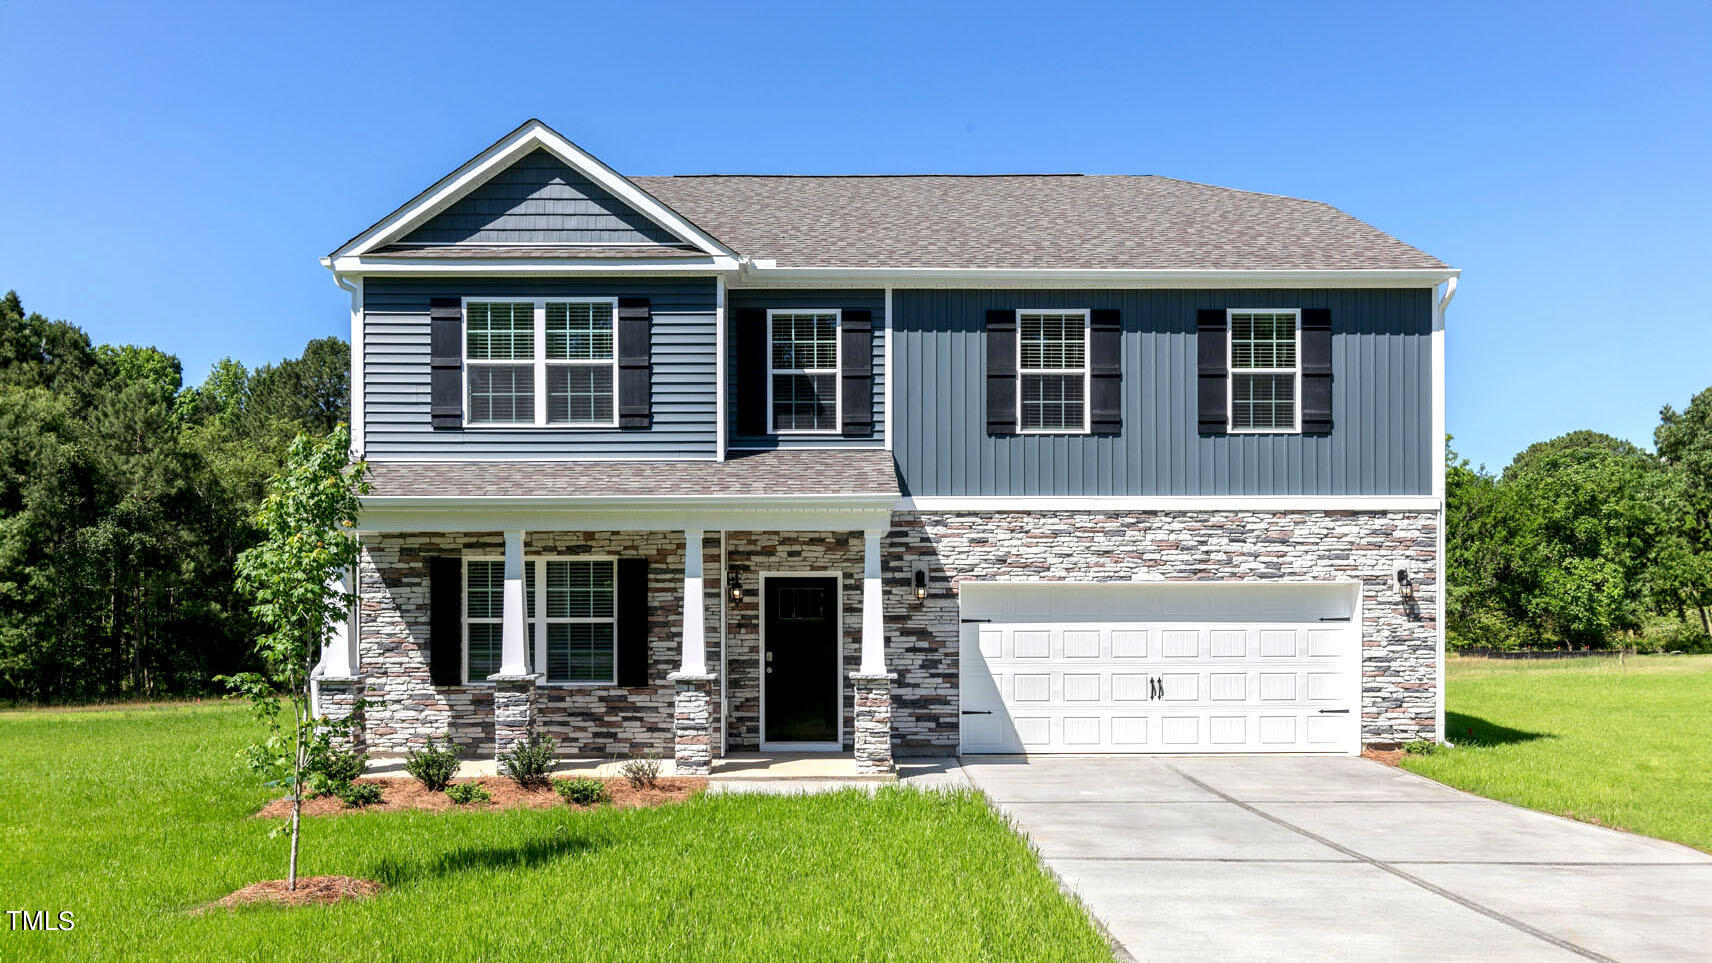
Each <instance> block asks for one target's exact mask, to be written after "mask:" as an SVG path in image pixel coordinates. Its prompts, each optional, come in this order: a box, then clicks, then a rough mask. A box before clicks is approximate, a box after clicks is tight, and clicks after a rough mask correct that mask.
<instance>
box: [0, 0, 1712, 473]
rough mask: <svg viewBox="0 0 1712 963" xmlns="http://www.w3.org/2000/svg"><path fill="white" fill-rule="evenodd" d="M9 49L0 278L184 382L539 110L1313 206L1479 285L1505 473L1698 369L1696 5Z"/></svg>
mask: <svg viewBox="0 0 1712 963" xmlns="http://www.w3.org/2000/svg"><path fill="white" fill-rule="evenodd" d="M502 8H504V9H505V11H506V12H505V14H504V15H501V14H500V12H499V11H500V10H501V9H502ZM0 45H3V49H4V50H5V52H6V68H5V79H4V81H0V131H3V132H4V134H5V137H6V147H5V149H4V150H0V289H4V288H7V287H12V288H16V289H17V290H18V291H19V293H20V294H21V295H22V296H23V298H24V301H25V305H26V307H29V308H33V309H35V310H40V311H42V312H44V313H46V314H49V315H51V316H55V317H64V318H67V319H69V320H72V321H75V322H77V323H78V324H81V325H83V326H84V327H85V328H87V329H88V330H89V331H90V333H91V334H92V336H93V337H95V338H96V339H97V340H98V341H108V342H138V343H148V344H154V345H158V346H159V347H161V348H163V349H165V350H168V351H171V352H174V353H176V354H178V355H179V356H180V357H182V358H183V359H184V363H185V375H186V380H187V381H191V382H198V381H200V380H201V379H202V377H203V376H204V375H205V374H206V372H207V370H208V366H209V365H210V364H211V363H212V362H214V361H215V360H217V359H218V358H220V357H221V356H224V355H231V356H233V357H236V358H238V359H240V360H242V361H244V362H245V363H248V364H256V363H260V362H263V361H268V360H273V359H277V358H280V357H284V356H287V355H292V354H296V353H297V352H298V351H300V350H301V348H302V345H303V343H304V342H305V341H306V340H308V339H309V338H311V337H318V336H321V335H327V334H341V335H348V315H347V306H348V301H347V299H346V296H345V295H344V294H343V293H342V292H340V291H339V290H338V289H337V288H336V287H335V286H334V284H333V281H332V278H331V277H330V276H329V275H328V273H327V272H326V271H325V270H324V269H322V268H321V267H320V266H319V264H317V263H316V258H318V257H319V256H321V255H323V254H326V253H327V252H328V251H330V250H332V249H333V248H334V247H335V246H336V245H338V244H339V243H340V242H342V241H343V240H344V239H345V238H347V237H349V236H350V235H352V234H354V233H356V232H357V231H358V230H360V229H362V228H363V227H366V226H367V225H368V224H369V223H371V222H372V221H374V220H375V219H377V218H378V217H380V216H381V215H383V214H385V213H387V212H388V211H390V210H391V209H392V208H393V207H395V206H396V205H398V204H399V203H402V202H403V201H404V200H406V199H407V198H409V197H410V196H412V195H413V194H415V193H416V192H417V191H419V190H421V189H422V188H423V187H426V186H427V185H428V184H429V183H430V182H432V181H434V180H435V179H436V178H438V177H439V176H440V175H442V174H444V173H446V172H447V171H448V170H450V169H451V168H453V167H455V166H456V165H458V164H459V163H461V162H462V161H464V160H465V159H467V158H468V157H469V156H470V155H471V154H473V153H475V152H476V151H477V150H479V149H480V148H482V147H484V146H486V145H487V144H488V143H489V142H490V141H492V140H494V139H495V138H497V137H498V136H499V135H501V134H503V133H505V132H506V131H508V130H510V129H511V128H512V127H514V126H516V125H517V124H518V123H520V122H521V121H522V120H524V119H525V118H528V117H540V118H542V119H543V120H545V121H547V122H548V123H549V124H552V125H553V126H555V127H556V128H558V129H559V130H560V131H562V132H563V133H565V134H566V135H567V136H569V137H571V138H572V139H574V140H576V141H577V142H578V143H580V144H581V145H583V146H584V147H585V148H587V149H589V150H591V151H593V152H594V153H595V154H596V155H598V156H600V157H601V158H602V159H604V160H605V161H607V162H608V163H610V164H611V165H612V166H613V167H615V168H617V169H618V170H620V171H622V172H625V173H631V174H668V173H686V172H708V171H714V172H799V173H825V172H857V173H861V172H898V171H904V172H915V171H938V172H993V171H1086V172H1093V173H1157V174H1167V175H1170V176H1174V177H1182V178H1187V179H1190V180H1197V181H1207V182H1211V183H1215V184H1222V185H1226V186H1230V187H1239V188H1246V189H1252V190H1258V191H1267V192H1272V193H1279V194H1290V195H1297V196H1302V197H1310V198H1315V199H1318V200H1324V201H1327V202H1330V203H1332V204H1335V205H1337V206H1339V207H1341V208H1343V209H1344V210H1346V211H1349V212H1350V213H1352V214H1354V215H1356V216H1357V217H1360V218H1363V219H1365V220H1367V221H1369V222H1371V223H1373V224H1375V225H1377V226H1378V227H1380V228H1382V229H1384V230H1386V231H1389V232H1391V233H1393V234H1396V235H1397V236H1399V237H1401V238H1403V239H1404V240H1406V241H1409V242H1410V243H1412V244H1415V245H1416V246H1418V247H1421V248H1423V249H1425V250H1427V251H1430V252H1432V253H1433V254H1436V255H1438V256H1439V257H1441V258H1443V259H1445V260H1447V261H1449V262H1450V263H1452V264H1454V265H1456V266H1458V267H1460V268H1462V269H1463V270H1464V272H1465V276H1464V280H1463V285H1462V290H1461V292H1460V293H1459V295H1458V296H1457V299H1456V302H1455V304H1454V305H1453V307H1452V309H1451V315H1450V339H1449V355H1450V365H1449V383H1450V400H1449V406H1450V416H1449V423H1450V430H1451V432H1452V433H1453V434H1455V435H1456V447H1457V448H1458V449H1460V450H1461V451H1462V452H1463V453H1464V454H1466V455H1468V456H1469V457H1471V458H1473V459H1474V460H1476V461H1477V462H1485V463H1487V464H1488V465H1490V466H1492V467H1494V468H1497V467H1501V466H1502V465H1503V464H1505V463H1506V462H1507V461H1508V460H1509V458H1510V456H1511V455H1512V454H1514V453H1515V452H1516V451H1517V450H1519V449H1520V448H1522V447H1524V446H1526V445H1527V444H1529V443H1530V442H1533V441H1536V440H1539V439H1543V438H1547V437H1551V436H1553V435H1557V434H1560V433H1562V432H1565V431H1569V430H1572V429H1576V428H1594V429H1598V430H1601V431H1607V432H1610V433H1612V434H1616V435H1620V436H1623V437H1627V438H1630V439H1632V440H1634V441H1637V442H1641V443H1645V444H1648V445H1650V443H1651V436H1652V427H1653V425H1654V424H1655V422H1656V419H1657V412H1658V408H1659V406H1660V405H1661V404H1664V403H1666V402H1670V403H1674V404H1676V405H1678V406H1679V407H1680V406H1681V405H1683V404H1685V403H1686V402H1687V400H1688V398H1689V397H1690V395H1692V394H1693V393H1694V392H1696V391H1698V390H1700V389H1702V388H1705V387H1708V386H1712V309H1709V308H1708V304H1709V303H1712V296H1708V294H1707V293H1706V292H1705V291H1703V290H1701V287H1702V286H1703V284H1705V282H1706V281H1707V280H1709V278H1712V240H1709V238H1712V231H1709V229H1708V227H1707V225H1708V224H1712V186H1709V183H1708V182H1709V179H1712V4H1707V3H1705V2H1696V3H1682V4H1671V3H1660V4H1646V5H1642V4H1626V3H1611V4H1577V3H1549V4H1523V3H1509V2H1505V3H1477V4H1467V5H1449V4H1437V3H1435V4H1425V5H1423V4H1402V3H1374V2H1361V3H1348V4H1332V3H1319V2H1315V3H1300V2H1289V3H1276V4H1258V3H1256V4H1246V3H1244V4H1221V3H1194V4H1189V3H1168V4H1139V3H1122V4H1113V5H1111V6H1109V7H1108V6H1096V5H1082V4H1074V3H1057V4H1047V5H1044V6H1043V5H1041V4H1040V3H1038V2H1035V3H1023V4H1017V5H1015V6H1010V5H1007V4H999V3H986V2H983V3H978V4H969V5H967V6H951V5H940V4H935V3H931V2H921V0H916V2H911V3H904V4H898V5H878V4H872V5H869V4H864V5H861V6H860V7H857V6H854V5H852V6H851V7H850V8H848V10H846V11H844V12H839V11H837V10H835V9H834V8H833V7H832V6H831V5H827V7H826V9H825V10H822V5H821V4H810V3H792V4H785V5H780V6H777V7H774V6H772V5H770V4H767V3H742V4H711V3H709V4H683V5H654V4H645V3H601V4H593V5H573V4H561V3H540V4H516V5H503V4H497V3H495V4H486V3H483V4H402V3H401V4H383V3H367V2H361V3H337V4H317V3H306V2H296V3H289V4H286V3H277V4H227V3H222V4H214V3H200V2H175V3H158V4H156V3H151V4H142V3H128V4H96V3H81V2H75V0H0Z"/></svg>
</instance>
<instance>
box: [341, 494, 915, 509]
mask: <svg viewBox="0 0 1712 963" xmlns="http://www.w3.org/2000/svg"><path fill="white" fill-rule="evenodd" d="M897 501H898V496H897V495H896V494H883V493H878V492H868V493H861V494H852V495H840V494H810V495H478V496H469V495H366V496H364V497H363V499H362V504H363V508H365V509H373V508H413V509H414V508H448V509H468V510H476V511H479V510H484V509H506V508H525V509H541V508H558V509H573V510H574V509H587V510H593V511H670V510H672V509H678V508H697V509H720V510H729V511H745V510H747V511H778V510H780V509H793V508H794V509H816V508H846V509H868V508H872V509H885V510H887V511H890V510H891V509H892V506H894V505H896V504H897Z"/></svg>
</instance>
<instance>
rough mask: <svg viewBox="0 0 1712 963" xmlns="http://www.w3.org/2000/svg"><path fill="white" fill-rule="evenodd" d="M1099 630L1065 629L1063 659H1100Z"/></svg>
mask: <svg viewBox="0 0 1712 963" xmlns="http://www.w3.org/2000/svg"><path fill="white" fill-rule="evenodd" d="M1102 634H1103V633H1101V631H1100V630H1099V629H1065V630H1064V657H1065V658H1066V659H1097V658H1099V657H1100V648H1101V646H1100V636H1101V635H1102Z"/></svg>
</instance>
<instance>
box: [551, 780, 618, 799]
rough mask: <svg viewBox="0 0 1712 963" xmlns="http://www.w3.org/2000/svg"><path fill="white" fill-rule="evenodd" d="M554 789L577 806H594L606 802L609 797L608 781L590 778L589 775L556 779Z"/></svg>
mask: <svg viewBox="0 0 1712 963" xmlns="http://www.w3.org/2000/svg"><path fill="white" fill-rule="evenodd" d="M553 790H554V791H555V792H557V793H558V794H559V795H560V796H561V797H563V798H564V800H565V802H568V803H572V804H574V805H577V806H592V805H594V804H595V803H600V802H606V800H607V799H608V796H607V792H606V783H604V782H601V781H600V780H599V779H590V778H589V777H587V776H579V777H578V778H576V779H558V780H555V781H554V782H553Z"/></svg>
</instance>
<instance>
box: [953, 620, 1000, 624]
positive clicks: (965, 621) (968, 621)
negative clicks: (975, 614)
mask: <svg viewBox="0 0 1712 963" xmlns="http://www.w3.org/2000/svg"><path fill="white" fill-rule="evenodd" d="M957 621H959V622H962V623H963V624H964V625H969V624H970V623H973V622H991V621H992V619H958V620H957Z"/></svg>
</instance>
